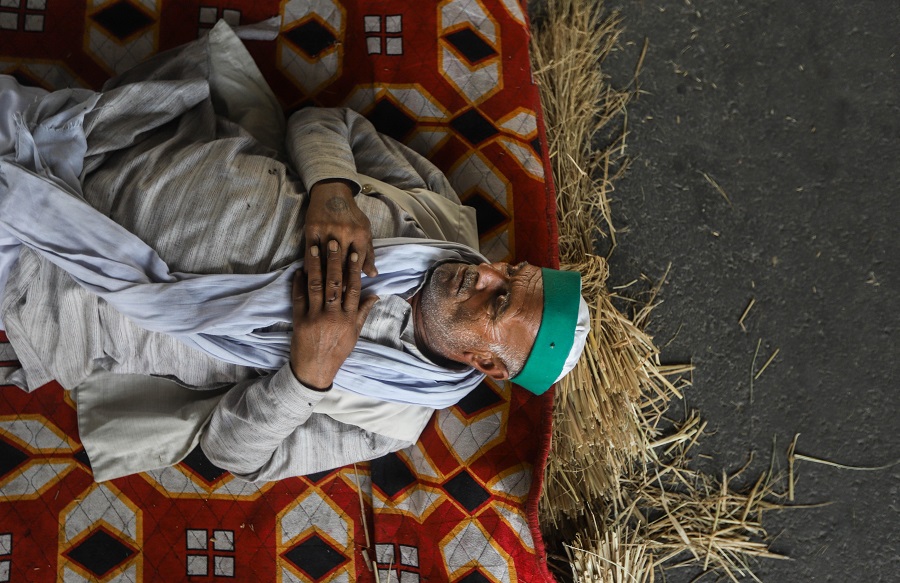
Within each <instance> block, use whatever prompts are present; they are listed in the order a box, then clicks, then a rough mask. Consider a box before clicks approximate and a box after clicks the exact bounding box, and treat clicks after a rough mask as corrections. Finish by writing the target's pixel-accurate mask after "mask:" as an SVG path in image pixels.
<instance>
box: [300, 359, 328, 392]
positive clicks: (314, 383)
mask: <svg viewBox="0 0 900 583" xmlns="http://www.w3.org/2000/svg"><path fill="white" fill-rule="evenodd" d="M291 373H293V375H294V378H295V379H297V382H298V383H300V384H301V385H303V386H304V387H306V388H307V389H310V390H312V391H319V392H323V393H324V392H326V391H330V390H331V387H332V386H333V384H334V375H332V376H331V377H330V378H327V377H325V376H321V375H317V374H314V373H310V372H309V371H308V370H307V367H303V366H302V365H301V366H299V367H295V366H294V363H291Z"/></svg>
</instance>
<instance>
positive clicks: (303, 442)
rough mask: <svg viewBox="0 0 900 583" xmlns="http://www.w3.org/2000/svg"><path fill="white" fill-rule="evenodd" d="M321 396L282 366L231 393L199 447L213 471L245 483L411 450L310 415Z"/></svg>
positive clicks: (402, 443)
mask: <svg viewBox="0 0 900 583" xmlns="http://www.w3.org/2000/svg"><path fill="white" fill-rule="evenodd" d="M323 395H324V393H323V392H319V391H315V390H313V389H310V388H309V387H305V386H303V385H302V384H301V383H300V382H298V381H297V379H296V378H295V377H294V375H293V374H292V373H291V370H290V367H289V365H285V366H284V368H282V369H281V370H280V371H278V372H277V373H275V374H274V375H269V376H266V377H263V378H261V379H256V380H253V381H245V382H243V383H240V384H238V385H237V386H235V387H234V388H232V389H231V390H230V391H229V392H228V394H226V395H225V396H224V397H223V398H222V400H223V402H222V403H221V405H220V406H219V407H217V408H216V410H215V411H214V413H213V415H212V417H211V419H210V422H209V424H208V425H207V427H206V428H205V430H204V432H203V435H202V437H201V439H200V447H201V448H202V449H203V452H204V453H205V454H206V456H207V457H208V458H209V459H210V461H211V462H212V463H214V464H215V465H217V466H219V467H221V468H223V469H226V470H228V471H230V472H231V473H233V474H234V475H236V476H237V477H239V478H241V479H243V480H248V481H272V480H280V479H283V478H289V477H292V476H303V475H306V474H311V473H314V472H320V471H324V470H329V469H332V468H337V467H340V466H344V465H347V464H351V463H354V462H361V461H365V460H370V459H374V458H376V457H380V456H382V455H385V454H387V453H390V452H392V451H397V450H399V449H403V448H406V447H409V446H410V445H412V443H413V442H411V441H405V440H400V439H392V438H390V437H386V436H384V435H380V434H377V433H373V432H370V431H366V430H364V429H361V428H360V427H356V426H355V425H348V424H345V423H341V422H339V421H336V420H334V419H332V418H331V417H329V416H327V415H324V414H318V413H316V412H315V409H316V405H317V404H318V403H319V401H321V400H322V397H323Z"/></svg>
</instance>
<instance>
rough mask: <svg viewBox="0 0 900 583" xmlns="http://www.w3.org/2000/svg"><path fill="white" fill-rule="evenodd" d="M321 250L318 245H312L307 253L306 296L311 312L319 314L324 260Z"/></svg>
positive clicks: (321, 300) (322, 290)
mask: <svg viewBox="0 0 900 583" xmlns="http://www.w3.org/2000/svg"><path fill="white" fill-rule="evenodd" d="M320 251H321V249H320V248H319V246H318V245H311V246H310V247H309V249H308V250H307V252H306V262H305V264H306V290H307V293H306V296H307V301H308V302H309V311H310V312H317V311H319V310H321V309H322V302H323V299H322V295H323V292H324V289H323V285H322V258H321V257H319V255H320V254H321V253H320Z"/></svg>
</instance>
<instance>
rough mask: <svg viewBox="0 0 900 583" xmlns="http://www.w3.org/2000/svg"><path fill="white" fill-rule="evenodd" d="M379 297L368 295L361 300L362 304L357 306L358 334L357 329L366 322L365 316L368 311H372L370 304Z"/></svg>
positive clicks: (372, 304) (360, 328) (366, 316)
mask: <svg viewBox="0 0 900 583" xmlns="http://www.w3.org/2000/svg"><path fill="white" fill-rule="evenodd" d="M379 299H380V298H379V297H378V296H369V297H367V298H366V299H364V300H363V302H362V305H361V306H359V311H358V312H357V313H356V333H357V334H359V331H360V330H362V327H363V324H365V323H366V318H368V317H369V312H371V311H372V306H374V305H375V302H377V301H378V300H379Z"/></svg>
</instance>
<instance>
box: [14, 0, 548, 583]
mask: <svg viewBox="0 0 900 583" xmlns="http://www.w3.org/2000/svg"><path fill="white" fill-rule="evenodd" d="M273 16H280V17H281V23H282V24H281V32H280V34H279V36H278V38H277V39H276V40H274V41H252V40H251V41H245V43H246V45H247V47H248V49H249V51H250V53H251V54H252V55H253V57H254V58H255V60H256V61H257V63H258V64H259V67H260V69H261V71H262V72H263V75H264V76H265V77H266V79H267V81H268V82H269V84H270V85H271V86H272V88H273V90H274V91H275V93H276V95H277V96H278V98H279V99H280V101H281V103H282V105H283V106H284V108H285V110H286V111H287V112H291V111H293V110H296V109H298V108H301V107H304V106H308V105H319V106H335V107H338V106H339V107H350V108H352V109H355V110H357V111H359V112H360V113H362V114H363V115H365V116H366V117H368V118H369V119H370V120H371V121H372V122H373V123H374V124H375V126H376V127H377V128H378V129H379V130H380V131H382V132H384V133H386V134H388V135H391V136H393V137H395V138H397V139H399V140H401V141H403V142H404V143H406V144H407V145H409V146H410V147H412V148H413V149H415V150H416V151H418V152H419V153H421V154H422V155H424V156H426V157H427V158H429V159H430V160H432V161H433V162H434V163H435V164H436V165H437V166H438V167H440V168H441V169H442V170H443V171H444V172H445V173H446V174H447V176H448V178H449V179H450V182H451V184H452V185H453V186H454V188H455V189H456V191H457V193H458V194H459V195H460V197H461V198H462V199H463V200H464V202H465V203H466V204H468V205H470V206H473V207H475V208H476V209H477V211H478V230H479V236H480V242H481V247H482V251H483V252H484V253H485V254H486V255H487V256H488V257H490V258H491V259H492V260H514V261H521V260H528V261H531V262H532V263H535V264H537V265H544V266H550V267H552V266H555V264H556V261H557V255H556V223H555V219H554V217H555V206H554V204H555V203H554V193H553V187H552V184H551V182H550V180H549V178H548V177H549V171H548V164H547V157H546V151H545V150H546V148H545V147H544V144H545V140H544V139H543V123H542V119H541V112H540V102H539V97H538V91H537V87H536V86H535V85H534V83H533V80H532V76H531V70H530V64H529V59H528V22H527V16H526V14H525V11H524V9H523V6H522V4H520V3H519V2H518V1H517V0H444V1H439V2H408V1H406V0H404V1H399V0H370V1H364V0H357V1H353V0H344V1H338V0H287V1H280V2H279V1H273V0H264V1H256V2H252V1H241V0H231V1H224V0H223V1H199V2H198V1H177V2H176V1H165V0H162V1H160V0H112V1H108V0H107V1H104V0H88V1H86V2H84V1H82V2H77V1H74V0H55V1H54V0H0V73H6V74H11V75H14V76H15V77H17V78H18V79H19V81H20V82H21V83H23V84H29V85H38V86H41V87H44V88H46V89H50V90H53V89H59V88H64V87H90V88H95V89H97V88H100V86H101V85H102V84H103V82H104V81H105V80H106V79H108V78H109V77H110V76H112V75H114V74H116V73H120V72H123V71H125V70H127V69H128V68H129V67H131V66H133V65H134V64H136V63H138V62H140V61H141V60H143V59H145V58H147V57H148V56H151V55H153V54H155V53H157V52H159V51H161V50H165V49H167V48H171V47H174V46H177V45H179V44H182V43H185V42H189V41H191V40H193V39H195V38H197V37H198V36H199V35H202V34H204V33H205V31H206V30H208V29H209V28H211V27H212V26H213V25H214V24H215V22H216V21H218V20H219V19H225V20H226V21H228V22H229V23H230V24H231V25H232V26H238V25H246V24H252V23H254V22H259V21H262V20H265V19H268V18H271V17H273ZM5 340H6V338H5V336H3V335H2V333H0V368H2V367H6V368H10V367H15V366H16V363H15V361H14V355H12V354H11V352H10V350H9V348H8V344H6V343H5ZM551 405H552V393H548V394H546V395H544V396H543V397H533V396H530V395H529V394H527V393H525V392H524V391H522V390H521V389H518V388H514V387H512V386H510V385H509V384H501V385H497V384H495V383H492V382H485V383H483V384H482V385H481V386H480V387H478V389H476V390H475V391H473V392H472V393H471V394H470V395H469V396H468V397H466V398H465V399H464V400H463V401H462V402H460V403H459V404H457V405H455V406H453V407H450V408H448V409H445V410H443V411H439V412H437V413H436V414H435V415H434V417H433V419H432V420H431V422H430V423H429V425H428V427H427V429H426V430H425V432H424V433H423V435H422V438H421V439H420V441H419V443H418V444H416V445H415V446H413V447H411V448H409V449H408V450H405V451H402V452H398V453H396V454H392V455H389V456H386V457H384V458H381V459H379V460H375V461H373V462H371V463H367V464H358V465H356V466H349V467H346V468H341V469H338V470H334V471H331V472H325V473H322V474H317V475H312V476H305V477H298V478H291V479H288V480H282V481H280V482H277V483H263V484H249V483H246V482H242V481H240V480H237V479H235V478H234V477H232V476H231V475H230V474H229V473H227V472H225V471H223V470H221V469H219V468H217V467H215V466H213V465H212V464H211V463H210V462H209V461H208V460H206V459H205V457H204V456H203V454H202V453H201V452H200V451H199V449H198V450H196V451H195V452H193V453H192V454H191V455H190V456H189V457H188V458H187V459H186V460H185V461H184V462H182V463H180V464H178V465H177V466H175V467H172V468H166V469H164V470H158V471H154V472H147V473H143V474H139V475H135V476H129V477H126V478H120V479H116V480H112V481H110V482H105V483H100V484H98V483H95V482H94V481H93V479H92V474H91V470H90V465H89V463H88V460H87V456H86V455H85V453H84V450H83V448H82V447H81V445H80V443H79V440H78V428H77V419H76V415H75V410H74V404H73V402H72V401H71V399H70V398H69V397H68V396H67V394H66V392H65V391H63V390H62V389H61V388H60V387H59V386H58V385H57V384H55V383H51V384H49V385H47V386H45V387H42V388H40V389H38V390H37V391H35V392H34V393H31V394H26V393H24V392H21V391H19V390H18V389H16V388H15V387H0V583H3V582H6V581H29V582H44V581H48V582H49V581H66V582H69V581H72V582H83V581H101V582H125V581H129V582H137V581H146V582H156V581H226V580H238V581H264V582H268V581H281V582H301V581H302V582H320V581H344V582H347V583H349V582H352V581H393V582H399V583H414V582H419V581H459V582H465V583H480V582H494V583H498V582H519V581H523V582H524V581H550V580H552V578H551V577H550V575H549V573H548V572H547V568H546V558H545V556H544V549H543V544H542V541H541V539H540V535H539V531H538V528H537V522H536V508H537V499H538V496H539V492H540V487H541V480H542V473H543V467H544V464H545V461H546V455H547V452H548V450H549V435H550V407H551Z"/></svg>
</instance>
